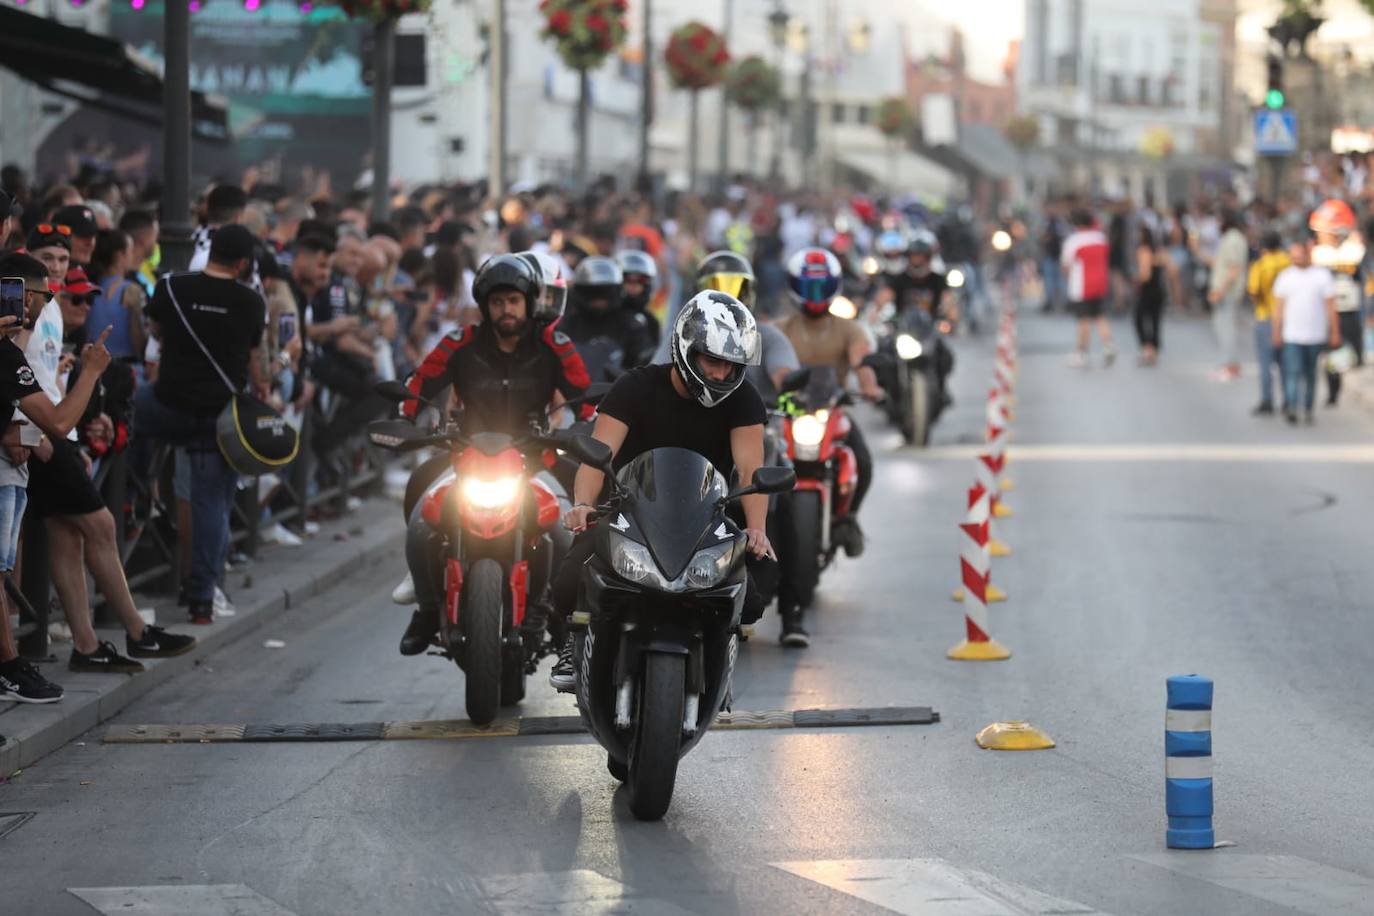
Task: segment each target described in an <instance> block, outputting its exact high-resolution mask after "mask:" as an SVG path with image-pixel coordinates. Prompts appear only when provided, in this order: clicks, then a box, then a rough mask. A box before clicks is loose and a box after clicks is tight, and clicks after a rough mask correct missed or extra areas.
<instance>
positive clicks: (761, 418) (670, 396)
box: [597, 365, 768, 479]
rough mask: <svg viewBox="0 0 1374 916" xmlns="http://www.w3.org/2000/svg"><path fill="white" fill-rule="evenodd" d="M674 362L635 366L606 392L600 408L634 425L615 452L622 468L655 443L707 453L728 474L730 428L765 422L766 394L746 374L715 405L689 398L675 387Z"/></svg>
mask: <svg viewBox="0 0 1374 916" xmlns="http://www.w3.org/2000/svg"><path fill="white" fill-rule="evenodd" d="M672 369H673V367H672V366H663V365H660V366H643V367H641V368H638V369H631V370H630V371H629V372H626V373H625V374H624V375H622V376H621V377H620V378H618V379H616V382H615V385H614V386H612V388H611V390H610V391H609V392H607V394H606V397H605V399H604V400H602V402H601V404H600V406H598V408H597V410H598V411H599V412H601V413H604V414H606V415H607V416H608V417H615V418H616V419H617V420H619V421H620V422H622V423H624V424H625V425H626V426H628V427H630V431H629V433H627V434H626V436H625V444H624V445H622V446H621V447H620V451H619V452H618V453H617V454H616V456H615V469H616V470H617V471H618V470H620V469H621V468H622V467H624V466H625V465H626V464H628V463H629V462H631V461H633V460H634V458H635V457H636V456H638V455H641V454H643V453H644V452H647V451H649V450H650V449H655V448H672V447H676V448H686V449H691V450H692V451H694V452H697V453H698V454H700V455H704V456H706V458H707V459H708V460H710V462H711V464H713V465H715V467H716V470H718V471H720V472H721V473H722V474H724V475H725V477H726V478H727V479H728V478H729V477H730V475H731V474H732V473H733V472H734V470H735V457H734V454H733V453H732V452H731V451H730V431H731V430H733V429H735V428H737V427H740V426H762V425H763V423H764V422H765V421H766V420H767V418H768V415H767V412H766V411H765V410H764V407H763V398H761V397H759V393H758V391H756V390H755V389H754V386H753V385H751V384H749V381H748V380H747V379H746V380H745V381H744V382H743V383H742V384H741V385H740V386H739V388H738V389H736V391H735V393H734V394H732V395H730V396H729V397H728V398H726V399H725V400H724V401H721V402H720V403H719V404H717V405H716V406H715V407H703V406H702V405H701V403H700V402H699V401H697V400H696V399H695V398H684V397H682V396H681V395H680V394H678V393H677V389H676V388H674V387H673V380H672V375H671V373H672Z"/></svg>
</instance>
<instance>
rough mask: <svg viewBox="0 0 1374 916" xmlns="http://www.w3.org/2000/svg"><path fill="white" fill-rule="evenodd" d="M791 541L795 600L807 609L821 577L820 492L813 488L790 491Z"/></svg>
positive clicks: (813, 598)
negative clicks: (791, 492) (793, 559)
mask: <svg viewBox="0 0 1374 916" xmlns="http://www.w3.org/2000/svg"><path fill="white" fill-rule="evenodd" d="M792 542H793V544H795V545H796V548H797V563H796V573H795V579H796V589H797V600H798V601H799V602H800V603H801V606H802V608H808V607H810V606H811V602H812V601H814V600H815V598H816V586H817V585H818V584H819V583H820V578H821V547H822V545H821V494H820V493H817V492H816V491H815V490H796V491H794V492H793V494H792Z"/></svg>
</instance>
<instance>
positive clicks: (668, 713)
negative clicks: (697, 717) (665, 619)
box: [625, 652, 687, 821]
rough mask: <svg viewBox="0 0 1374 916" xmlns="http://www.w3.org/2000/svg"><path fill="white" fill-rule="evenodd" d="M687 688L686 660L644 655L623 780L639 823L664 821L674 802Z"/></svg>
mask: <svg viewBox="0 0 1374 916" xmlns="http://www.w3.org/2000/svg"><path fill="white" fill-rule="evenodd" d="M686 688H687V659H686V657H685V656H682V655H673V654H670V653H667V652H649V653H647V654H646V655H645V656H644V679H643V681H642V682H641V684H640V689H639V718H638V720H637V721H636V722H635V733H634V739H633V743H632V744H631V746H630V765H629V768H628V773H627V774H626V775H627V777H628V778H627V779H626V780H625V785H626V787H627V788H628V789H629V790H630V811H631V812H632V813H633V814H634V816H635V817H636V818H638V819H639V820H641V821H656V820H658V819H659V818H661V817H663V815H664V814H666V813H667V812H668V806H669V805H670V804H671V803H672V801H673V787H674V786H675V785H676V784H677V761H678V751H679V750H680V749H681V747H682V717H683V714H684V712H685V705H686V697H685V696H684V692H685V690H686Z"/></svg>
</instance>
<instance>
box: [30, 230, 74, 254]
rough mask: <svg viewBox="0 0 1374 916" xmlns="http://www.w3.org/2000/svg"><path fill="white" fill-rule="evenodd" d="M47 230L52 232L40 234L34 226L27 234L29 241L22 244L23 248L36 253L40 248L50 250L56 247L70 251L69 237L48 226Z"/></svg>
mask: <svg viewBox="0 0 1374 916" xmlns="http://www.w3.org/2000/svg"><path fill="white" fill-rule="evenodd" d="M45 225H46V224H45ZM48 229H50V230H52V231H49V232H40V231H38V227H37V226H35V227H34V228H33V230H32V231H31V232H30V233H29V239H28V241H27V242H25V243H24V247H25V248H27V249H28V250H29V251H37V250H38V249H40V248H51V247H52V246H54V245H56V246H57V247H59V248H65V249H67V250H68V251H71V250H72V238H71V236H69V235H63V234H62V233H60V232H58V231H56V230H55V229H53V227H52V226H51V225H48Z"/></svg>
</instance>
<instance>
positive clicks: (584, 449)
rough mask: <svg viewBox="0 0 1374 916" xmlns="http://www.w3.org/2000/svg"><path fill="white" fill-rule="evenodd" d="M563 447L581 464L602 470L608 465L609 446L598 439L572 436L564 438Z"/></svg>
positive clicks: (609, 458)
mask: <svg viewBox="0 0 1374 916" xmlns="http://www.w3.org/2000/svg"><path fill="white" fill-rule="evenodd" d="M563 448H564V449H565V450H566V451H567V452H568V454H570V455H572V456H573V457H574V458H576V459H577V460H578V461H580V462H582V463H583V464H588V465H591V466H592V467H594V468H600V469H602V470H607V469H608V468H609V467H610V464H611V457H612V455H611V447H610V446H609V445H607V444H606V443H604V442H602V441H601V440H600V439H593V438H592V437H591V436H572V437H570V438H568V439H566V440H564V442H563Z"/></svg>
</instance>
